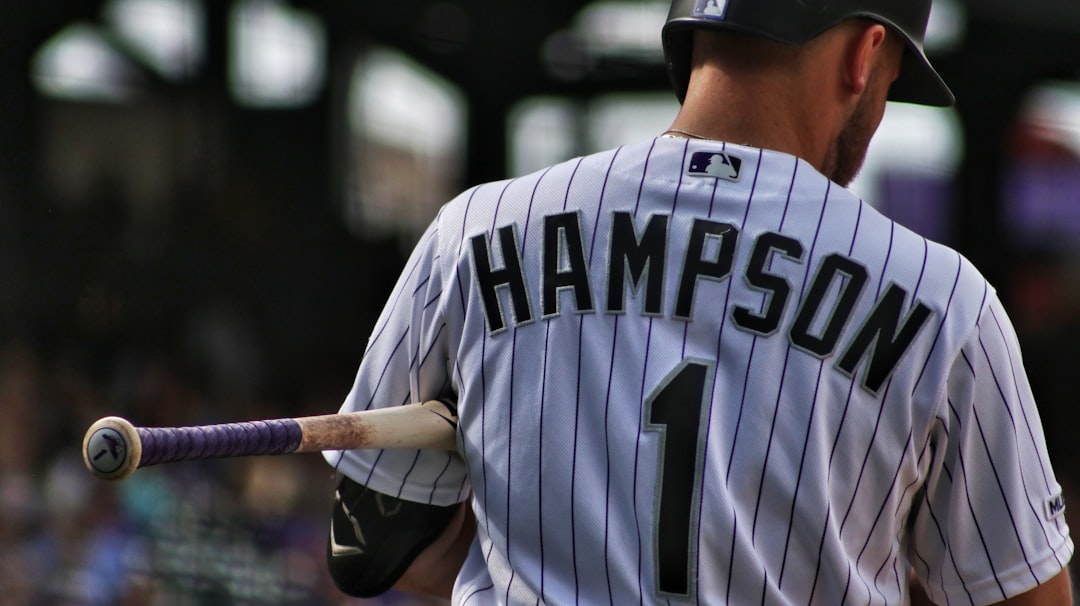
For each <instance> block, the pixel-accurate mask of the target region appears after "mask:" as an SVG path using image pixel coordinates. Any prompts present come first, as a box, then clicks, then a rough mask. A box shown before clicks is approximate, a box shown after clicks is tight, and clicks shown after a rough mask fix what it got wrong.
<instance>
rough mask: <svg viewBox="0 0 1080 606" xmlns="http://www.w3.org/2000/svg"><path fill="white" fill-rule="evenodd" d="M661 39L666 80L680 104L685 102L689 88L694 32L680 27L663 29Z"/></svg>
mask: <svg viewBox="0 0 1080 606" xmlns="http://www.w3.org/2000/svg"><path fill="white" fill-rule="evenodd" d="M663 37H664V59H665V61H666V62H667V69H668V78H670V80H671V86H672V88H674V89H675V96H676V97H678V98H679V103H682V102H683V101H685V100H686V91H687V89H689V87H690V71H691V68H692V66H693V61H694V31H693V30H692V29H689V28H682V27H673V28H665V30H664V35H663Z"/></svg>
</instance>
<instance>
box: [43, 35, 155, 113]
mask: <svg viewBox="0 0 1080 606" xmlns="http://www.w3.org/2000/svg"><path fill="white" fill-rule="evenodd" d="M30 74H31V79H32V80H33V82H34V86H35V87H36V88H37V90H38V92H40V93H41V94H43V95H46V96H49V97H57V98H64V99H78V100H85V101H99V102H122V101H126V100H128V99H130V98H131V97H132V96H133V95H134V93H135V92H136V91H137V90H138V87H139V85H140V83H141V76H140V74H139V70H138V68H137V67H136V66H135V65H134V64H133V63H132V62H131V60H130V59H128V58H127V57H125V56H124V54H123V53H121V52H120V51H118V50H117V49H116V48H115V47H114V46H113V45H112V44H111V43H110V42H109V39H108V37H107V35H106V34H105V33H104V32H103V31H102V29H101V28H99V27H97V26H94V25H90V24H87V23H76V24H73V25H70V26H68V27H66V28H64V29H63V30H61V31H60V32H59V33H58V34H56V35H55V36H53V37H52V38H50V39H49V40H48V41H47V42H45V44H43V45H42V46H41V48H40V49H38V51H37V53H36V54H35V55H34V58H33V60H32V63H31V65H30Z"/></svg>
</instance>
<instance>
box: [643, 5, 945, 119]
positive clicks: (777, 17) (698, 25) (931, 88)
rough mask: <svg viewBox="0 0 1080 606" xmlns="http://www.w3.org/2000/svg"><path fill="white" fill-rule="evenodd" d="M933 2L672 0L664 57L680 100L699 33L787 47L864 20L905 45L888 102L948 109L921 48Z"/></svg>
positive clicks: (942, 83) (942, 84)
mask: <svg viewBox="0 0 1080 606" xmlns="http://www.w3.org/2000/svg"><path fill="white" fill-rule="evenodd" d="M931 1H932V0H673V1H672V3H671V12H670V13H669V14H668V20H667V24H666V25H664V30H663V43H664V56H665V58H666V59H667V66H668V73H669V74H670V75H671V82H672V84H673V85H674V86H675V92H676V94H678V96H679V101H680V102H681V101H682V100H683V99H684V98H685V97H686V88H687V86H688V85H689V83H690V53H691V48H692V43H693V31H694V30H695V29H716V30H729V31H735V32H742V33H745V34H752V35H757V36H763V37H765V38H770V39H772V40H776V41H777V42H781V43H784V44H791V45H798V44H803V43H805V42H809V41H810V40H812V39H813V38H815V37H817V36H818V35H820V34H822V33H824V32H825V31H826V30H828V29H829V28H831V27H833V26H835V25H838V24H839V23H840V22H842V21H844V20H846V19H851V18H855V17H862V18H866V19H870V20H873V21H877V22H879V23H882V24H884V25H886V26H889V27H890V28H891V29H892V30H893V31H895V32H896V33H897V34H899V35H900V36H901V37H902V38H903V40H904V42H905V43H906V44H907V50H906V53H905V55H904V60H903V64H902V65H901V67H900V77H899V78H898V79H897V81H896V82H895V83H894V84H893V85H892V88H890V89H889V100H890V101H905V102H909V103H920V104H923V105H936V106H949V105H952V104H953V103H954V102H955V100H956V99H955V97H953V94H952V91H950V90H949V87H948V85H946V84H945V81H944V80H942V79H941V76H939V75H938V73H937V71H935V70H934V68H933V66H931V65H930V60H929V59H927V58H926V52H925V51H924V50H923V43H924V41H925V38H926V24H927V22H928V21H929V19H930V5H931Z"/></svg>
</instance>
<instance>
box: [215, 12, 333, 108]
mask: <svg viewBox="0 0 1080 606" xmlns="http://www.w3.org/2000/svg"><path fill="white" fill-rule="evenodd" d="M325 79H326V32H325V30H324V28H323V25H322V23H321V22H320V21H319V19H318V17H316V16H315V15H313V14H312V13H309V12H306V11H302V10H297V9H293V8H290V7H289V6H287V5H286V4H284V3H282V2H278V1H277V0H242V1H240V2H237V3H235V4H234V5H233V9H232V13H231V16H230V47H229V88H230V91H231V92H232V95H233V97H234V98H235V99H236V100H237V101H238V102H239V103H240V104H242V105H246V106H249V107H258V108H288V107H298V106H302V105H305V104H307V103H308V102H310V101H312V100H313V99H314V98H315V97H316V96H317V95H318V93H319V91H320V89H321V87H322V86H323V83H324V81H325Z"/></svg>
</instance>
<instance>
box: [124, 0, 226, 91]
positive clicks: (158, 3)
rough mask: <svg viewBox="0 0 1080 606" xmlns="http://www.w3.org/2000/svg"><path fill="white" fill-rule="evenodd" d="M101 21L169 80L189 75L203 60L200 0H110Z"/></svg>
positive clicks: (203, 39)
mask: <svg viewBox="0 0 1080 606" xmlns="http://www.w3.org/2000/svg"><path fill="white" fill-rule="evenodd" d="M103 20H104V22H105V23H106V24H108V25H109V26H110V27H111V28H112V30H114V31H115V32H116V33H117V35H118V36H120V37H121V38H122V39H123V40H125V41H126V42H127V45H128V48H129V49H130V50H131V52H133V53H135V54H137V55H138V58H139V59H140V60H141V61H142V62H143V63H145V64H146V65H148V66H150V67H151V68H153V69H154V70H155V71H156V72H158V73H159V74H161V75H162V76H163V77H165V78H167V79H169V80H173V81H176V80H182V79H184V78H190V77H191V76H193V75H195V73H196V72H197V70H198V69H199V67H200V65H201V64H202V62H203V60H204V57H205V54H206V32H205V28H204V21H205V15H204V8H203V4H202V2H201V1H200V0H111V1H110V2H108V3H107V4H106V5H105V7H104V11H103Z"/></svg>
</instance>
